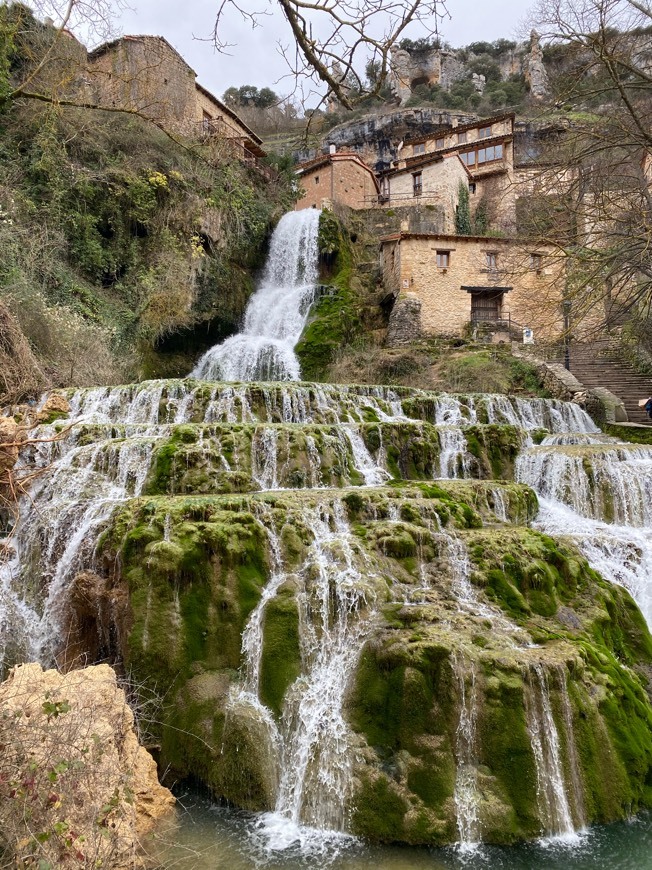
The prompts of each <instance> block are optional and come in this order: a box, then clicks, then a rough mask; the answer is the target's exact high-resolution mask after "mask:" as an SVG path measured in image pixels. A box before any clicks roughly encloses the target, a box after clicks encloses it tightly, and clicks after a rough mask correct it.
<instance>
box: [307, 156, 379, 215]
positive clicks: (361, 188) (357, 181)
mask: <svg viewBox="0 0 652 870" xmlns="http://www.w3.org/2000/svg"><path fill="white" fill-rule="evenodd" d="M296 174H297V178H298V182H299V185H300V187H301V196H300V198H299V200H298V201H297V204H296V206H295V208H296V209H297V210H299V209H302V208H323V207H329V206H332V205H333V204H335V203H337V204H341V205H346V206H348V207H349V208H353V209H363V208H369V207H371V206H373V205H374V204H375V203H376V202H377V200H378V183H377V181H376V176H375V175H374V173H373V170H371V169H370V168H369V167H368V166H367V165H366V163H363V162H362V160H361V159H360V158H359V157H358V155H357V154H355V153H353V152H334V153H332V154H323V155H322V156H321V157H316V158H315V159H314V160H310V161H308V162H307V163H301V164H300V165H299V166H298V167H297V168H296Z"/></svg>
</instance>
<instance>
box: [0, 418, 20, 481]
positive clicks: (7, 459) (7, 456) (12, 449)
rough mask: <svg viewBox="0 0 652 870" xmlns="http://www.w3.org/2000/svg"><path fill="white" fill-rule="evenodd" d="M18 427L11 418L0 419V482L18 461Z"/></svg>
mask: <svg viewBox="0 0 652 870" xmlns="http://www.w3.org/2000/svg"><path fill="white" fill-rule="evenodd" d="M18 440H19V427H18V424H17V423H16V421H15V420H14V418H13V417H0V481H1V480H2V478H3V476H4V475H5V473H6V472H7V471H8V470H9V469H10V468H13V466H14V464H15V462H16V460H17V459H18V446H17V442H18Z"/></svg>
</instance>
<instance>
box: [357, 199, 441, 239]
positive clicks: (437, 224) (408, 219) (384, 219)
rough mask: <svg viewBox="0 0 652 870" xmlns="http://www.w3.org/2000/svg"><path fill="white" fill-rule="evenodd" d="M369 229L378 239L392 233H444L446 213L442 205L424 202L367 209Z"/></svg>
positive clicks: (367, 226)
mask: <svg viewBox="0 0 652 870" xmlns="http://www.w3.org/2000/svg"><path fill="white" fill-rule="evenodd" d="M363 216H364V219H365V226H366V229H367V231H368V232H369V233H370V234H371V235H372V236H374V237H375V238H376V239H381V238H382V237H383V236H390V235H392V233H398V232H407V233H443V232H444V227H445V226H446V215H445V214H444V211H443V209H442V207H441V206H439V205H431V204H427V203H423V202H419V203H415V204H414V205H413V204H412V203H410V204H409V205H404V206H394V205H392V206H391V207H386V206H385V207H381V208H372V209H366V210H365V211H364V212H363Z"/></svg>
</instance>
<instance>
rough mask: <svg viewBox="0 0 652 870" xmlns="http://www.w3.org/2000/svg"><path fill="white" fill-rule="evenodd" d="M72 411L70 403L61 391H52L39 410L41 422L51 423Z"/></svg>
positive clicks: (39, 420)
mask: <svg viewBox="0 0 652 870" xmlns="http://www.w3.org/2000/svg"><path fill="white" fill-rule="evenodd" d="M69 413H70V403H69V402H68V399H66V397H65V396H62V395H61V393H50V395H49V396H48V397H47V399H46V400H45V403H44V405H43V407H42V408H41V410H40V411H39V412H38V415H37V420H38V422H39V423H49V422H52V420H53V419H54V420H56V419H57V418H59V417H63V416H66V415H67V414H69Z"/></svg>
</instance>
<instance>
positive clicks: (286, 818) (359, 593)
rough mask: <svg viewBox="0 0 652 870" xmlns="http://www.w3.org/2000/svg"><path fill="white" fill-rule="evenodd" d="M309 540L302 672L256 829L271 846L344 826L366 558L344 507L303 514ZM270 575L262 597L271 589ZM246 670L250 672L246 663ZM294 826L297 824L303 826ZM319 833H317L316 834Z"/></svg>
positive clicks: (365, 606)
mask: <svg viewBox="0 0 652 870" xmlns="http://www.w3.org/2000/svg"><path fill="white" fill-rule="evenodd" d="M303 522H304V523H305V524H306V527H307V529H308V530H309V532H310V535H311V537H312V543H311V546H310V548H309V551H308V554H307V556H306V559H305V561H304V564H303V566H302V568H301V569H300V571H299V576H300V577H301V580H302V588H301V592H300V594H299V596H298V603H299V619H300V625H301V628H302V630H301V658H302V663H303V667H302V674H301V675H300V676H299V677H298V679H297V680H296V682H295V683H294V685H293V686H291V687H290V689H289V690H288V693H287V695H286V699H285V703H284V708H283V714H282V720H281V724H280V728H279V733H280V756H281V764H280V770H281V775H280V783H279V790H278V798H277V802H276V807H275V811H274V813H272V814H268V815H266V816H264V817H263V819H262V820H261V824H260V826H259V827H260V831H261V834H262V836H263V837H264V840H265V842H266V844H267V847H268V848H270V849H273V850H276V849H282V848H286V847H287V846H288V845H289V844H291V843H293V842H296V841H300V840H303V839H304V838H305V837H306V836H308V837H310V833H309V832H310V830H313V831H314V832H315V834H316V836H317V837H318V839H319V837H322V836H323V834H324V832H326V831H335V832H337V831H345V830H346V828H347V825H348V819H347V811H348V810H347V797H349V796H350V793H351V788H352V761H353V759H352V746H351V735H350V731H349V726H348V725H347V723H346V721H345V719H344V714H343V703H344V696H345V692H346V689H347V686H348V684H349V681H350V679H351V676H352V674H353V670H354V668H355V665H356V663H357V661H358V658H359V656H360V652H361V650H362V646H363V644H364V642H365V640H366V636H367V632H368V630H369V625H370V619H371V616H370V615H369V614H368V613H367V611H368V610H369V608H370V606H371V605H373V600H374V592H373V589H372V587H371V585H370V583H369V580H368V577H369V576H370V574H369V573H368V572H367V573H366V575H365V574H363V573H362V572H361V568H360V564H361V562H362V564H364V561H365V557H364V556H363V554H362V553H361V552H360V550H359V546H358V544H357V543H356V541H355V538H354V535H353V533H352V531H351V529H350V527H349V524H348V521H347V519H346V512H345V508H344V505H343V504H342V503H341V502H340V501H338V500H335V501H332V502H323V503H321V504H319V505H318V506H316V507H315V508H314V509H312V510H309V511H307V513H306V515H305V516H304V518H303ZM278 585H279V575H278V574H273V576H272V579H271V580H270V583H269V584H268V586H267V588H266V590H265V593H264V595H263V597H264V599H265V602H266V601H268V600H269V598H270V597H271V596H272V595H273V594H275V591H276V589H277V588H278ZM262 608H264V603H262V602H261V605H260V608H257V609H256V611H255V612H254V614H252V618H251V619H250V623H249V626H248V628H247V630H246V631H245V635H246V637H247V641H246V645H245V653H246V655H247V657H248V660H251V658H252V651H255V650H256V649H257V648H258V644H254V643H251V640H250V639H251V638H252V637H254V636H256V637H258V636H262V633H261V631H260V630H259V629H258V628H254V626H257V625H258V622H259V619H260V614H261V613H262ZM247 668H248V671H252V672H253V671H254V670H255V669H253V668H251V666H249V665H248V666H247ZM300 826H307V827H304V829H303V831H302V830H301V829H300ZM319 832H320V833H319Z"/></svg>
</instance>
